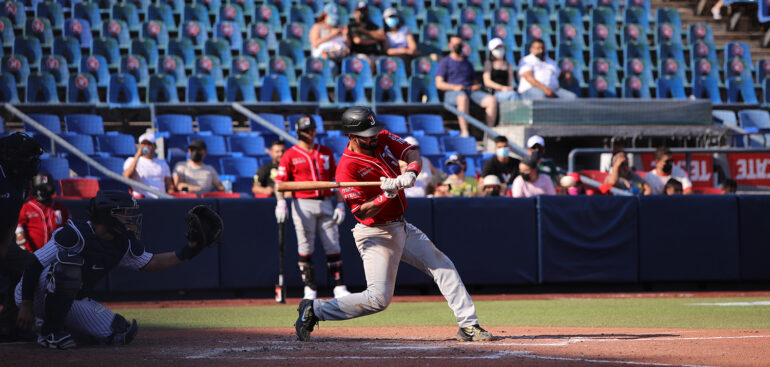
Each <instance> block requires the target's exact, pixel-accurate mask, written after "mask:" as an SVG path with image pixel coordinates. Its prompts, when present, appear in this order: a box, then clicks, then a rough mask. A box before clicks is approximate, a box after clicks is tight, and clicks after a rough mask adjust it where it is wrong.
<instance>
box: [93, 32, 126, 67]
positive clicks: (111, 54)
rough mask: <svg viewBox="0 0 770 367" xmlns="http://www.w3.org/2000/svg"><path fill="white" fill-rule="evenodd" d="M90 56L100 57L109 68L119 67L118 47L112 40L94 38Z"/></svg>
mask: <svg viewBox="0 0 770 367" xmlns="http://www.w3.org/2000/svg"><path fill="white" fill-rule="evenodd" d="M91 56H102V57H104V59H105V60H106V61H107V64H108V65H109V67H110V68H113V69H117V68H118V67H119V66H120V47H118V41H117V40H115V39H114V38H109V37H101V38H94V39H93V41H92V42H91Z"/></svg>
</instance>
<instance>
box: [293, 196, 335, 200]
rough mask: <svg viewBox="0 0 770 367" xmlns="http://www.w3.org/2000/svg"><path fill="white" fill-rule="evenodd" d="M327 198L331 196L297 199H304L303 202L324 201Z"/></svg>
mask: <svg viewBox="0 0 770 367" xmlns="http://www.w3.org/2000/svg"><path fill="white" fill-rule="evenodd" d="M329 197H331V196H316V197H314V198H299V199H304V200H326V199H327V198H329Z"/></svg>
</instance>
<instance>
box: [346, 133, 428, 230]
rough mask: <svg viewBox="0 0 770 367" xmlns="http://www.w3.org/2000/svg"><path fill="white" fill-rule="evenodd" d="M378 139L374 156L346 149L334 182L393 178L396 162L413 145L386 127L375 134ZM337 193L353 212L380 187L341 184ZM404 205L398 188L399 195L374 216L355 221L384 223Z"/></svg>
mask: <svg viewBox="0 0 770 367" xmlns="http://www.w3.org/2000/svg"><path fill="white" fill-rule="evenodd" d="M377 141H378V142H379V144H378V146H377V149H375V151H374V157H370V156H368V155H365V154H360V153H355V152H353V151H351V150H350V149H345V152H344V153H343V154H342V158H340V163H339V167H338V169H337V182H360V181H379V180H380V177H391V178H395V177H398V175H400V174H401V168H400V167H399V165H398V161H399V160H404V156H405V155H406V152H408V151H410V150H411V149H413V148H414V147H413V146H412V145H410V144H409V143H407V142H406V141H404V139H401V138H400V137H398V136H397V135H394V134H391V133H390V132H389V131H387V130H382V131H381V132H380V133H379V134H377ZM340 193H341V194H342V198H343V199H345V204H347V205H348V207H350V211H351V212H353V214H355V213H356V212H357V211H358V210H359V209H360V207H361V205H362V204H363V203H365V202H367V201H369V200H371V199H373V198H375V197H377V196H378V195H380V194H382V189H380V188H379V187H377V186H370V187H344V188H341V189H340ZM406 208H407V203H406V195H405V194H404V191H403V190H401V191H399V193H398V197H397V198H394V199H392V200H390V202H388V203H387V204H386V205H385V207H384V208H382V210H380V212H379V213H377V215H375V216H374V217H372V218H369V219H365V220H361V219H358V218H356V220H358V221H359V222H361V223H362V224H365V225H372V224H378V223H385V222H389V221H392V220H397V219H399V218H401V217H402V216H403V215H404V212H405V211H406Z"/></svg>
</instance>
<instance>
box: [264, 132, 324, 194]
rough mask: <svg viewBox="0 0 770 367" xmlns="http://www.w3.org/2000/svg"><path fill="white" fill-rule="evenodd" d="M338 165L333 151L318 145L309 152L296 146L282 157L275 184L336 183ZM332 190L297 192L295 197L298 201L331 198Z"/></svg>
mask: <svg viewBox="0 0 770 367" xmlns="http://www.w3.org/2000/svg"><path fill="white" fill-rule="evenodd" d="M336 168H337V165H336V163H335V162H334V153H332V151H331V149H329V148H327V147H325V146H323V145H318V144H316V145H315V146H313V151H312V152H308V151H306V150H304V149H302V148H300V147H299V145H295V146H293V147H291V148H289V150H287V151H286V153H283V157H281V163H279V164H278V175H277V176H275V180H274V181H275V182H285V181H334V173H335V172H336ZM331 195H332V190H329V189H326V190H314V191H297V192H294V194H293V196H294V197H295V198H298V199H310V198H315V197H324V196H331Z"/></svg>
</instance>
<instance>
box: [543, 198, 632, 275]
mask: <svg viewBox="0 0 770 367" xmlns="http://www.w3.org/2000/svg"><path fill="white" fill-rule="evenodd" d="M538 200H539V214H540V256H541V258H540V271H541V278H540V279H541V282H543V283H564V282H615V283H625V282H629V283H630V282H636V281H637V279H638V267H637V263H638V262H637V251H638V248H637V232H636V231H637V228H636V224H637V200H636V198H635V197H612V196H602V197H590V196H579V197H568V196H540V197H539V198H538Z"/></svg>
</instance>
